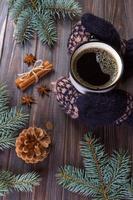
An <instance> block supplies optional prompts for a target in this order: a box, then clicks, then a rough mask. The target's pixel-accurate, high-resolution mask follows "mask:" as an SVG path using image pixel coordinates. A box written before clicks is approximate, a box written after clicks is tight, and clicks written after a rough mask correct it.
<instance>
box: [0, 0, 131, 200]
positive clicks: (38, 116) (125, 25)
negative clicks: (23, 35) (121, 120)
mask: <svg viewBox="0 0 133 200" xmlns="http://www.w3.org/2000/svg"><path fill="white" fill-rule="evenodd" d="M79 2H80V4H81V6H82V7H83V13H84V12H91V13H93V14H96V15H98V16H100V17H104V18H105V19H107V20H109V21H110V22H112V23H113V24H114V25H115V27H116V28H117V30H118V31H119V32H120V34H121V36H122V37H124V38H126V39H128V38H131V37H133V12H132V11H133V1H132V0H79ZM57 28H58V38H59V39H58V43H57V45H56V47H55V48H54V49H52V50H50V49H49V48H48V47H46V46H42V44H41V43H40V41H39V40H38V39H37V38H36V39H35V40H33V41H32V43H31V45H26V46H25V47H24V48H22V47H20V46H19V45H17V44H16V42H15V41H14V39H13V23H12V21H11V19H10V17H9V16H8V6H7V1H6V0H1V1H0V81H2V82H6V83H7V85H8V88H9V94H10V96H11V105H16V104H19V103H20V98H21V96H22V92H20V91H19V90H18V89H17V88H16V86H15V84H14V80H15V78H16V75H17V74H18V73H22V72H24V71H26V70H27V67H26V65H25V64H23V57H24V55H25V54H26V53H33V54H36V56H37V58H38V59H39V58H40V59H48V60H50V61H51V62H52V63H53V64H54V67H55V73H54V74H52V75H49V76H47V78H46V79H42V80H41V82H39V83H38V84H37V85H39V84H40V83H45V84H49V83H50V82H51V81H55V80H56V79H57V78H58V77H60V76H64V75H65V76H67V74H68V71H69V60H70V57H69V55H68V54H67V40H68V37H69V34H70V32H71V28H72V23H71V22H70V21H69V22H67V21H65V22H60V23H58V24H57ZM37 85H36V86H33V87H30V89H29V90H28V91H27V92H26V93H28V94H32V95H33V96H34V97H35V99H36V102H37V103H36V104H34V105H33V106H32V108H31V109H29V110H28V112H29V113H30V120H29V124H28V125H27V126H31V125H33V124H34V125H36V126H38V127H44V124H45V122H46V121H47V120H50V121H52V122H53V124H54V130H53V132H52V138H53V147H52V151H51V154H50V156H49V158H48V159H47V160H45V161H44V162H42V163H39V164H36V165H27V164H25V163H24V162H23V161H21V160H20V159H19V158H17V156H16V154H15V151H14V149H12V150H11V151H4V152H0V169H10V170H12V171H13V172H15V173H19V172H20V173H21V172H27V171H29V170H36V171H38V172H39V174H40V175H41V176H42V182H41V185H40V186H39V187H37V188H35V189H34V191H33V193H17V192H14V193H11V194H9V195H8V196H7V197H4V198H0V199H1V200H87V198H83V197H81V196H79V195H76V194H72V193H70V192H67V191H66V190H63V189H62V188H60V187H58V185H57V184H56V179H55V174H56V172H57V169H58V167H59V166H61V165H64V164H73V165H75V166H76V167H82V158H81V157H80V152H79V141H80V140H81V139H82V136H83V134H84V133H85V130H84V128H83V127H82V126H81V125H80V124H77V123H76V122H75V121H73V120H71V119H70V118H68V117H67V116H66V115H65V114H64V113H63V112H62V110H61V108H60V107H59V105H58V103H57V101H56V99H55V96H54V94H51V95H50V97H49V98H48V97H44V98H41V97H40V96H38V93H37V90H36V87H37ZM132 85H133V75H132V77H131V78H130V79H128V80H127V81H125V82H122V83H121V84H120V87H121V88H123V89H125V90H127V91H129V92H130V93H131V94H133V86H132ZM95 135H96V137H100V138H101V142H102V143H103V144H105V148H106V150H107V152H109V153H111V152H112V150H113V149H118V148H123V149H126V150H128V151H129V152H130V154H131V156H132V155H133V154H132V153H133V128H131V127H127V126H125V125H122V126H121V127H113V126H107V127H101V128H98V129H96V130H95ZM132 157H133V156H132ZM132 160H133V158H132Z"/></svg>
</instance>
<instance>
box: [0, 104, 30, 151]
mask: <svg viewBox="0 0 133 200" xmlns="http://www.w3.org/2000/svg"><path fill="white" fill-rule="evenodd" d="M28 117H29V115H28V114H26V113H24V112H23V110H22V109H18V108H12V109H11V110H10V111H9V110H8V111H7V112H6V113H4V114H3V115H2V116H1V118H0V149H1V150H4V149H7V148H10V147H12V146H14V144H15V140H16V137H17V135H18V130H20V129H21V128H23V127H24V126H25V124H26V123H27V121H28Z"/></svg>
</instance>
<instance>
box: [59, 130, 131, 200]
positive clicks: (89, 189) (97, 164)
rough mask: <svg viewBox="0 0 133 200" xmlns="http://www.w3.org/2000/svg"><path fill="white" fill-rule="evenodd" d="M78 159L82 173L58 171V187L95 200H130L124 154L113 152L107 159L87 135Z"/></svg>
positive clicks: (128, 165) (128, 168)
mask: <svg viewBox="0 0 133 200" xmlns="http://www.w3.org/2000/svg"><path fill="white" fill-rule="evenodd" d="M81 155H82V156H83V162H84V167H85V169H84V170H82V169H77V168H75V167H73V166H70V165H69V166H65V167H64V168H63V167H61V168H60V169H59V172H58V173H57V182H58V184H59V185H61V186H62V187H64V188H66V189H68V190H69V191H71V192H75V193H79V194H82V195H84V196H87V197H91V198H92V199H95V200H121V199H125V198H126V199H132V197H133V193H132V186H131V185H130V183H131V179H130V178H129V177H130V171H131V163H130V158H129V156H128V155H127V153H124V152H122V151H119V152H114V153H113V154H112V156H111V157H109V156H108V155H107V154H106V153H105V151H104V147H103V145H101V144H100V143H99V142H98V140H97V139H95V138H93V137H92V134H91V133H88V134H86V135H85V137H84V140H83V141H82V142H81Z"/></svg>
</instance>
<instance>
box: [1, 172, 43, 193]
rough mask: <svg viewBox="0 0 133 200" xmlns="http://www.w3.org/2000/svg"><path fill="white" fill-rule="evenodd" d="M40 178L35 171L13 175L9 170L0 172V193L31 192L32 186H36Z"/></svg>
mask: <svg viewBox="0 0 133 200" xmlns="http://www.w3.org/2000/svg"><path fill="white" fill-rule="evenodd" d="M40 181H41V179H40V176H39V175H38V174H37V173H36V172H29V173H25V174H22V175H14V174H13V173H12V172H10V171H1V172H0V195H1V196H4V195H6V194H8V193H9V192H10V191H13V190H17V191H21V192H31V191H32V189H33V187H34V186H38V185H39V183H40Z"/></svg>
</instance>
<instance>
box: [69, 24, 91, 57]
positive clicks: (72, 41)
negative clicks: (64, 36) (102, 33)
mask: <svg viewBox="0 0 133 200" xmlns="http://www.w3.org/2000/svg"><path fill="white" fill-rule="evenodd" d="M90 37H91V34H90V33H88V32H86V30H85V27H84V26H83V25H82V24H81V21H79V22H78V23H77V24H76V25H75V26H74V27H73V29H72V33H71V35H70V37H69V39H68V46H67V47H68V52H69V53H70V54H72V53H73V51H74V50H75V49H76V48H77V46H78V45H80V44H83V43H85V42H88V41H89V39H90Z"/></svg>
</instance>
